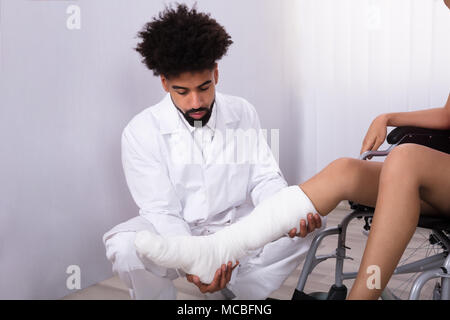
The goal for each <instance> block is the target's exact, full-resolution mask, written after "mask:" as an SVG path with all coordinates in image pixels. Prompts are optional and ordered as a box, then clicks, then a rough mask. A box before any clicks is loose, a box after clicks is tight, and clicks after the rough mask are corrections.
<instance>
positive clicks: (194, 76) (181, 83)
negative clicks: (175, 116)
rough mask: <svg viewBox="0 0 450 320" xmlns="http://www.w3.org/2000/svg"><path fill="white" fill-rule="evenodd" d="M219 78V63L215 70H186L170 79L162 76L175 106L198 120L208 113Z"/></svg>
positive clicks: (162, 80) (164, 85)
mask: <svg viewBox="0 0 450 320" xmlns="http://www.w3.org/2000/svg"><path fill="white" fill-rule="evenodd" d="M218 80H219V71H218V69H217V64H216V66H215V67H214V69H213V70H209V69H207V70H204V71H199V72H184V73H182V74H180V75H178V76H176V77H170V79H169V78H166V77H164V76H161V82H162V85H163V88H164V90H166V92H169V93H170V95H171V97H172V100H173V102H174V104H175V106H176V107H178V108H179V109H180V110H181V111H182V112H183V113H184V114H185V115H188V116H189V117H191V118H193V119H194V120H196V121H197V120H198V121H201V119H202V118H203V117H205V115H207V114H208V111H209V110H210V108H211V105H212V103H213V101H214V99H215V92H216V90H215V88H216V84H217V82H218Z"/></svg>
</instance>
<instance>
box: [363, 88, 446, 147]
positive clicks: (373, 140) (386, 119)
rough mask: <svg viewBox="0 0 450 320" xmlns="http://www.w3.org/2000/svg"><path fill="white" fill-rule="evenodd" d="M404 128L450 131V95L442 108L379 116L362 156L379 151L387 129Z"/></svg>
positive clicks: (371, 127)
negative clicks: (365, 153) (368, 152)
mask: <svg viewBox="0 0 450 320" xmlns="http://www.w3.org/2000/svg"><path fill="white" fill-rule="evenodd" d="M404 126H411V127H421V128H429V129H438V130H450V95H449V97H448V99H447V103H446V104H445V106H444V107H442V108H433V109H427V110H420V111H410V112H395V113H385V114H381V115H379V116H378V117H376V118H375V120H373V122H372V124H371V125H370V127H369V130H367V134H366V136H365V138H364V141H363V144H362V148H361V154H362V153H364V152H366V151H375V150H378V148H379V147H380V146H381V145H382V144H383V142H384V140H385V139H386V135H387V127H404Z"/></svg>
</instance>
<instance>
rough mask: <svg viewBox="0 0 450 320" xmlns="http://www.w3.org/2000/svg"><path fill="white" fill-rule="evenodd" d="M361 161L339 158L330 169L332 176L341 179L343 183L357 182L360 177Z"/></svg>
mask: <svg viewBox="0 0 450 320" xmlns="http://www.w3.org/2000/svg"><path fill="white" fill-rule="evenodd" d="M360 164H361V160H358V159H352V158H339V159H337V160H334V161H333V162H332V163H331V164H330V165H329V168H330V170H331V175H332V176H333V177H334V178H336V179H339V181H341V180H342V181H341V183H344V184H345V182H350V181H353V180H355V179H356V178H357V177H358V176H359V175H360V173H361V172H360V171H361V170H360V168H361V165H360Z"/></svg>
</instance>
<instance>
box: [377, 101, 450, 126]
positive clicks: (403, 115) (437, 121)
mask: <svg viewBox="0 0 450 320" xmlns="http://www.w3.org/2000/svg"><path fill="white" fill-rule="evenodd" d="M384 116H385V117H386V120H385V121H386V125H387V126H390V127H403V126H412V127H421V128H429V129H438V130H447V129H450V95H449V98H448V100H447V103H446V104H445V106H444V107H442V108H434V109H427V110H420V111H411V112H397V113H387V114H385V115H384Z"/></svg>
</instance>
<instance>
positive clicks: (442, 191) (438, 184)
mask: <svg viewBox="0 0 450 320" xmlns="http://www.w3.org/2000/svg"><path fill="white" fill-rule="evenodd" d="M383 166H384V167H385V169H388V168H387V167H388V166H389V173H392V174H397V175H398V177H399V178H403V179H411V178H412V179H417V180H416V181H417V185H418V188H419V195H420V198H421V200H422V208H421V212H422V214H432V215H435V214H445V215H449V216H450V155H449V154H446V153H443V152H440V151H437V150H434V149H431V148H428V147H424V146H421V145H416V144H404V145H400V146H398V147H396V148H395V149H394V150H393V151H392V152H391V154H390V155H389V156H388V158H387V159H386V162H385V164H384V165H383ZM381 187H383V186H381Z"/></svg>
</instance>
